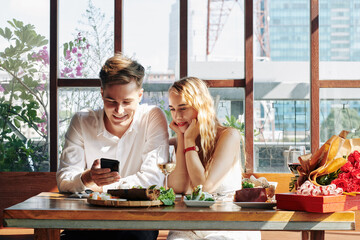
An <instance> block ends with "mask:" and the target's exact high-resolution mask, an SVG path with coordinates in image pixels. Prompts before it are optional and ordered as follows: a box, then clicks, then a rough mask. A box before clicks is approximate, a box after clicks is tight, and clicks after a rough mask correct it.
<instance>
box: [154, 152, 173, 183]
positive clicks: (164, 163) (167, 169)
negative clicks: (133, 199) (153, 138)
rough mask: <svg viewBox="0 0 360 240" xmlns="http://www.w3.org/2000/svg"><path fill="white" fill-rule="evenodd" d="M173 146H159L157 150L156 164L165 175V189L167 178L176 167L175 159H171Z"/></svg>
mask: <svg viewBox="0 0 360 240" xmlns="http://www.w3.org/2000/svg"><path fill="white" fill-rule="evenodd" d="M173 153H174V146H172V145H170V146H169V148H168V147H167V146H166V145H161V146H160V147H159V148H158V155H157V163H158V167H159V168H160V170H161V171H162V173H163V174H164V175H165V189H168V176H169V174H170V173H171V172H172V171H174V169H175V167H176V163H175V158H174V157H173Z"/></svg>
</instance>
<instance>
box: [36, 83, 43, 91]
mask: <svg viewBox="0 0 360 240" xmlns="http://www.w3.org/2000/svg"><path fill="white" fill-rule="evenodd" d="M36 89H37V90H39V91H44V90H45V85H44V84H41V85H39V86H37V88H36Z"/></svg>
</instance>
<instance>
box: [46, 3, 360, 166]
mask: <svg viewBox="0 0 360 240" xmlns="http://www.w3.org/2000/svg"><path fill="white" fill-rule="evenodd" d="M309 1H310V31H309V34H310V53H311V54H310V56H311V57H310V75H311V76H310V108H311V109H310V115H311V127H310V129H311V130H310V135H311V150H312V152H314V151H315V150H317V149H318V148H319V141H320V121H319V112H320V97H319V95H320V89H321V88H360V79H359V80H319V0H309ZM58 2H59V0H51V2H50V112H51V114H50V172H56V170H57V164H58V107H57V105H58V89H59V88H61V87H100V81H99V79H96V78H88V79H69V78H66V79H65V78H60V77H59V76H58V71H59V69H58V19H59V18H58V14H59V12H58V10H59V8H58ZM253 5H254V3H253V0H244V9H245V21H244V24H245V26H244V29H245V35H244V37H245V41H244V43H245V46H244V47H245V65H244V68H245V69H244V71H245V78H244V79H226V80H225V79H218V80H206V79H204V80H205V81H206V82H207V83H208V85H209V87H212V88H218V87H222V88H224V87H225V88H226V87H229V88H234V87H235V88H244V90H245V139H246V142H245V150H246V159H248V161H247V162H246V166H245V169H248V170H250V172H247V173H254V159H253V158H254V136H253V122H254V115H253V102H254V91H253V90H254V85H253V84H254V75H253V37H254V33H253ZM123 10H124V9H123V0H114V11H115V12H114V50H115V52H121V51H122V39H123V34H122V33H123V25H122V19H123ZM179 18H180V19H179V20H180V26H179V29H180V30H179V31H180V32H179V33H180V41H179V42H180V46H179V54H180V63H179V64H180V66H179V67H180V68H179V69H180V77H185V76H187V73H188V29H187V26H188V0H180V10H179ZM249 160H250V161H249Z"/></svg>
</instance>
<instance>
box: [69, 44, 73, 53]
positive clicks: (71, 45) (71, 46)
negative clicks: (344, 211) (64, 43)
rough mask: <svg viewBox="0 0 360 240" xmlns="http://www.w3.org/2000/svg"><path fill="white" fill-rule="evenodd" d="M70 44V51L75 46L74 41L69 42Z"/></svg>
mask: <svg viewBox="0 0 360 240" xmlns="http://www.w3.org/2000/svg"><path fill="white" fill-rule="evenodd" d="M69 44H70V51H71V50H72V48H73V46H74V43H73V42H69Z"/></svg>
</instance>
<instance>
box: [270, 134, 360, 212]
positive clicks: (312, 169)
mask: <svg viewBox="0 0 360 240" xmlns="http://www.w3.org/2000/svg"><path fill="white" fill-rule="evenodd" d="M347 134H348V132H347V131H342V132H341V133H340V134H339V135H334V136H332V137H331V138H330V139H329V140H327V141H326V143H325V144H324V145H322V146H321V148H320V149H318V150H317V151H315V152H314V154H306V155H302V156H300V157H299V158H298V160H299V163H300V165H299V166H298V167H297V169H296V173H297V174H296V175H295V177H294V178H292V179H293V180H292V182H290V184H289V186H290V187H292V186H293V187H294V188H295V189H296V192H295V193H291V194H278V195H279V196H278V195H277V196H276V199H277V202H278V204H277V207H278V208H282V209H289V210H305V211H311V212H334V211H343V210H358V208H359V209H360V195H359V196H356V194H360V152H359V150H360V139H346V136H347ZM349 195H350V196H349ZM315 202H317V203H318V205H316V204H315Z"/></svg>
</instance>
